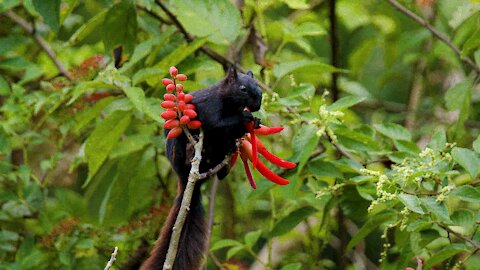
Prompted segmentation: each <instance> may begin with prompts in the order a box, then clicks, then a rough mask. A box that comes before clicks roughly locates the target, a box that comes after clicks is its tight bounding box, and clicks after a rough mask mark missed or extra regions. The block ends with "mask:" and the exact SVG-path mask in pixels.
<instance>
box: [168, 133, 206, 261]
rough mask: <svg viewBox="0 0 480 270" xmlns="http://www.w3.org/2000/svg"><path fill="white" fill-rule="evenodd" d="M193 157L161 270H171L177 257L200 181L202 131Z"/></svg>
mask: <svg viewBox="0 0 480 270" xmlns="http://www.w3.org/2000/svg"><path fill="white" fill-rule="evenodd" d="M194 148H195V155H194V157H193V158H192V167H191V169H190V174H189V175H188V183H187V187H186V188H185V191H184V192H183V198H182V204H181V206H180V210H179V212H178V215H177V219H176V220H175V225H174V226H173V230H172V236H171V238H170V244H169V246H168V252H167V257H166V259H165V262H164V264H163V269H164V270H168V269H172V267H173V263H174V261H175V257H177V251H178V244H179V242H180V235H181V233H182V228H183V225H184V224H185V220H186V218H187V215H188V211H189V210H190V203H191V201H192V195H193V190H194V188H195V183H196V182H197V181H198V180H199V179H200V177H199V176H200V174H199V170H200V162H201V160H202V149H203V131H202V130H200V135H199V138H198V141H197V142H196V143H195V145H194Z"/></svg>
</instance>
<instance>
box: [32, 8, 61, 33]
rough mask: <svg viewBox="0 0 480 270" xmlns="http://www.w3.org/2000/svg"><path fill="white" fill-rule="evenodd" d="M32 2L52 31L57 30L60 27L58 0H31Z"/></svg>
mask: <svg viewBox="0 0 480 270" xmlns="http://www.w3.org/2000/svg"><path fill="white" fill-rule="evenodd" d="M32 3H33V7H34V8H35V10H36V11H37V12H38V13H40V15H42V17H43V20H44V21H45V23H46V24H47V25H48V26H50V28H51V29H52V31H54V32H58V29H59V28H60V0H32Z"/></svg>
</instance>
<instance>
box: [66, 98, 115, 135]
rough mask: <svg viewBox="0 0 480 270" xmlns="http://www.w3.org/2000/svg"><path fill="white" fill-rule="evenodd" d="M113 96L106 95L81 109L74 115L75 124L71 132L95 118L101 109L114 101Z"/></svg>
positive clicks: (77, 130) (79, 129)
mask: <svg viewBox="0 0 480 270" xmlns="http://www.w3.org/2000/svg"><path fill="white" fill-rule="evenodd" d="M114 100H115V98H114V97H106V98H102V99H101V100H100V101H98V102H97V103H95V105H94V106H93V107H90V108H86V109H84V110H81V111H80V112H78V113H77V114H76V115H75V126H74V127H73V129H72V130H73V132H75V133H78V132H79V131H81V130H82V129H83V128H84V127H86V126H87V125H88V123H90V122H91V121H92V120H93V119H95V118H97V117H98V116H99V115H100V113H101V112H102V111H103V109H104V108H105V107H106V106H108V105H109V104H110V103H111V102H112V101H114Z"/></svg>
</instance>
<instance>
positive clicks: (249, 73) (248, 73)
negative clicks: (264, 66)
mask: <svg viewBox="0 0 480 270" xmlns="http://www.w3.org/2000/svg"><path fill="white" fill-rule="evenodd" d="M247 75H248V76H250V78H253V72H252V71H251V70H249V71H247Z"/></svg>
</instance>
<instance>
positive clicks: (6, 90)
mask: <svg viewBox="0 0 480 270" xmlns="http://www.w3.org/2000/svg"><path fill="white" fill-rule="evenodd" d="M10 91H11V90H10V85H9V84H8V82H7V80H5V78H4V77H3V76H2V75H0V96H6V95H8V94H10Z"/></svg>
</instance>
